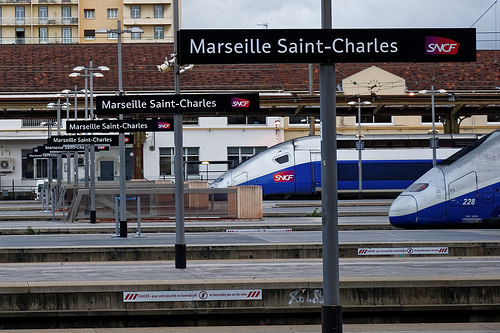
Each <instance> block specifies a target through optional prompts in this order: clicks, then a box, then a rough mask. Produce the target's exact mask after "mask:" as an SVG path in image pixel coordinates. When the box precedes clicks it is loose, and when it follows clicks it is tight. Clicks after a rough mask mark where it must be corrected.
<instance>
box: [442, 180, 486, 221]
mask: <svg viewBox="0 0 500 333" xmlns="http://www.w3.org/2000/svg"><path fill="white" fill-rule="evenodd" d="M448 191H449V193H450V209H449V214H448V215H449V217H450V219H451V220H452V221H454V222H458V223H479V222H482V217H481V216H480V212H479V206H480V205H479V195H478V187H477V173H476V172H474V171H473V172H470V173H468V174H466V175H464V176H462V177H460V178H457V179H455V180H454V181H451V182H450V184H449V185H448Z"/></svg>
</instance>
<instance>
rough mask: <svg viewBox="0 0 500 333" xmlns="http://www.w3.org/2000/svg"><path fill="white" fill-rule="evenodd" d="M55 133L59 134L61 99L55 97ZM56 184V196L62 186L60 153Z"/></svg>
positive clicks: (58, 155)
mask: <svg viewBox="0 0 500 333" xmlns="http://www.w3.org/2000/svg"><path fill="white" fill-rule="evenodd" d="M57 135H58V136H59V135H61V99H59V98H58V99H57ZM56 171H57V186H56V197H57V198H58V197H59V194H60V193H61V191H60V190H61V188H62V187H61V186H62V155H61V153H58V154H57V169H56Z"/></svg>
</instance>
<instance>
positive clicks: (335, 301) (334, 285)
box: [319, 0, 342, 333]
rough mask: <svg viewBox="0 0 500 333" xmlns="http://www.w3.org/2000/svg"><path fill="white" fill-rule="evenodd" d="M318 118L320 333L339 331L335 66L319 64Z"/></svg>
mask: <svg viewBox="0 0 500 333" xmlns="http://www.w3.org/2000/svg"><path fill="white" fill-rule="evenodd" d="M321 13H322V15H321V16H322V17H321V24H322V28H323V29H331V28H332V1H331V0H322V1H321ZM319 82H320V118H321V125H322V126H321V127H322V128H321V162H322V163H321V201H322V224H323V233H322V238H323V305H322V306H321V323H322V332H323V333H326V332H328V333H331V332H336V333H337V332H339V333H340V332H342V308H341V306H340V283H339V246H338V201H337V200H338V198H337V142H336V139H337V138H336V133H337V125H336V119H335V118H336V100H335V97H336V96H335V91H336V84H335V65H334V64H321V65H320V72H319Z"/></svg>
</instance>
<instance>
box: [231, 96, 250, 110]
mask: <svg viewBox="0 0 500 333" xmlns="http://www.w3.org/2000/svg"><path fill="white" fill-rule="evenodd" d="M231 107H232V108H249V107H250V101H249V100H248V99H244V98H240V97H233V98H231Z"/></svg>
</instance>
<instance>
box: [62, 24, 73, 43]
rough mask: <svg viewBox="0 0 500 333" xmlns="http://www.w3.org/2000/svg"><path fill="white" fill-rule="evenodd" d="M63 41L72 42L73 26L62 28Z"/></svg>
mask: <svg viewBox="0 0 500 333" xmlns="http://www.w3.org/2000/svg"><path fill="white" fill-rule="evenodd" d="M62 42H63V44H71V28H69V27H64V28H62Z"/></svg>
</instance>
